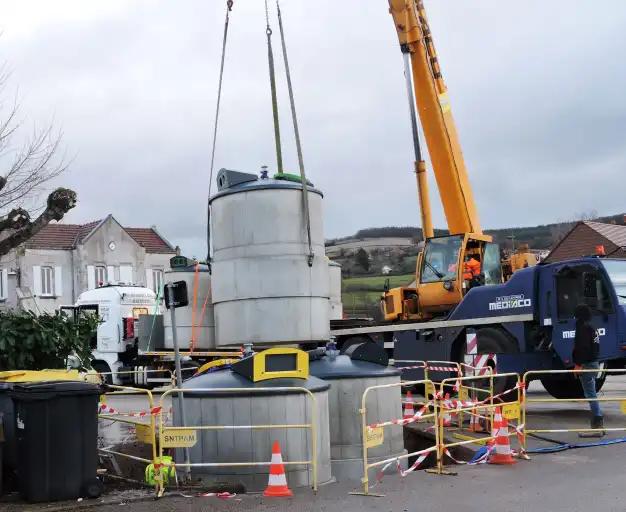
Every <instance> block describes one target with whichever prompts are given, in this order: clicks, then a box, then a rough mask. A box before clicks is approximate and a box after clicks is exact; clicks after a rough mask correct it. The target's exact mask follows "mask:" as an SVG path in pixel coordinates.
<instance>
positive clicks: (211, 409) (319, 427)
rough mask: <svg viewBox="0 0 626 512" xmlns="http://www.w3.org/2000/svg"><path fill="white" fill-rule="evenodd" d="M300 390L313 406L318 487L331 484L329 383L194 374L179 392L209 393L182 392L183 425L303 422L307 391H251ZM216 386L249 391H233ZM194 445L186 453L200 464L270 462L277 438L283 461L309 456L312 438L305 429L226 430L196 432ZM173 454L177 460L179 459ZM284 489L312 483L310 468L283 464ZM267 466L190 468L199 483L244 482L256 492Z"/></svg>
mask: <svg viewBox="0 0 626 512" xmlns="http://www.w3.org/2000/svg"><path fill="white" fill-rule="evenodd" d="M258 387H261V388H267V387H304V388H306V389H308V390H310V391H311V392H312V393H313V395H314V396H315V400H316V403H317V421H316V431H317V433H316V437H317V457H318V459H317V460H318V483H319V484H323V483H327V482H329V481H330V480H331V468H330V442H329V440H330V436H329V433H328V389H329V385H328V384H327V383H326V382H324V381H321V380H320V379H317V378H315V377H309V378H308V379H285V378H281V379H272V380H267V381H261V382H257V383H254V382H251V381H250V380H248V379H246V378H244V377H242V376H240V375H238V374H236V373H234V372H231V371H230V370H223V371H218V372H214V373H209V374H204V375H199V376H198V377H193V378H191V379H189V380H187V381H185V382H184V384H183V388H184V389H201V388H208V389H209V391H198V392H197V393H186V394H185V409H186V420H187V421H186V424H187V425H188V426H194V425H204V426H208V425H229V426H233V425H269V424H306V423H310V422H311V421H312V405H311V403H312V401H311V399H310V397H309V396H308V394H306V393H295V392H286V391H278V390H277V391H275V392H271V391H270V392H254V388H258ZM220 388H222V389H223V388H250V392H249V393H246V392H243V393H234V392H227V391H220ZM173 411H174V424H175V425H180V424H181V422H180V418H179V417H178V404H177V400H176V399H174V400H173ZM197 432H198V441H197V443H196V445H195V446H193V447H192V448H190V449H189V452H190V459H191V462H192V463H200V462H210V463H219V462H269V461H270V459H271V457H272V444H273V442H274V440H278V442H279V443H280V448H281V452H282V457H283V461H285V462H288V461H306V460H308V459H309V458H310V457H311V455H312V454H311V449H312V437H311V431H310V430H309V429H301V428H297V429H296V428H291V429H285V428H273V429H269V430H268V429H226V430H219V431H214V430H198V431H197ZM182 452H183V451H182V450H177V453H176V458H177V462H181V461H183V460H184V458H183V453H182ZM285 473H286V475H287V482H288V485H289V487H306V486H312V485H313V479H312V478H313V473H312V470H311V468H310V466H306V465H285ZM268 474H269V465H260V466H246V467H243V466H242V467H228V466H217V467H193V468H192V476H193V477H194V479H195V478H198V479H200V480H201V481H202V482H203V483H205V484H209V483H214V482H227V483H231V484H243V485H244V486H245V488H246V490H247V491H253V492H254V491H261V490H263V489H265V487H266V486H267V482H268Z"/></svg>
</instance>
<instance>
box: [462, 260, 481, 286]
mask: <svg viewBox="0 0 626 512" xmlns="http://www.w3.org/2000/svg"><path fill="white" fill-rule="evenodd" d="M479 275H480V261H478V260H477V259H476V258H474V256H472V255H471V254H466V255H465V263H464V265H463V279H465V280H466V281H471V280H472V279H474V278H475V277H478V276H479Z"/></svg>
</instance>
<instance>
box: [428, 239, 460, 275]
mask: <svg viewBox="0 0 626 512" xmlns="http://www.w3.org/2000/svg"><path fill="white" fill-rule="evenodd" d="M462 242H463V238H462V237H460V236H443V237H438V238H430V239H428V240H427V241H426V248H425V249H424V260H423V262H422V273H421V276H422V277H421V282H422V283H436V282H439V281H454V280H456V276H457V265H458V264H459V251H460V250H461V245H462Z"/></svg>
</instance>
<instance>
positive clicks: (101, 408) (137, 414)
mask: <svg viewBox="0 0 626 512" xmlns="http://www.w3.org/2000/svg"><path fill="white" fill-rule="evenodd" d="M161 410H162V407H160V406H157V407H152V408H151V409H149V410H147V411H118V410H117V409H115V408H113V407H110V406H109V405H107V404H105V403H100V404H98V414H110V415H119V416H130V417H131V418H145V417H146V416H150V415H152V416H156V415H157V414H160V413H161Z"/></svg>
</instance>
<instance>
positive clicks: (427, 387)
mask: <svg viewBox="0 0 626 512" xmlns="http://www.w3.org/2000/svg"><path fill="white" fill-rule="evenodd" d="M424 394H425V396H426V398H428V397H429V396H435V385H434V384H433V383H432V382H430V381H428V382H426V383H425V384H424Z"/></svg>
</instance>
